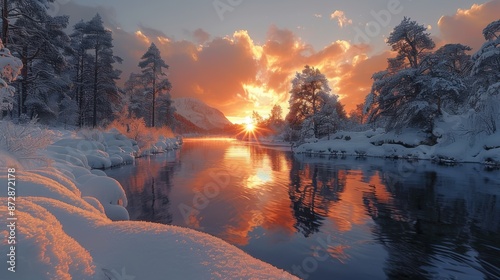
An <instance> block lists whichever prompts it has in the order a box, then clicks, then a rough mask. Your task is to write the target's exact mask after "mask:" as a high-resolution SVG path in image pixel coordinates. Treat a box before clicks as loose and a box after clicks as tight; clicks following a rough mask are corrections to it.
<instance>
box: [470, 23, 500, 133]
mask: <svg viewBox="0 0 500 280" xmlns="http://www.w3.org/2000/svg"><path fill="white" fill-rule="evenodd" d="M483 36H484V38H485V39H486V43H484V44H483V46H482V47H481V49H479V51H478V52H477V53H475V54H474V55H473V57H472V60H473V63H474V65H473V67H472V72H471V77H472V78H473V81H475V82H474V84H473V91H472V95H471V100H470V101H471V105H472V107H473V108H474V110H475V112H476V114H475V116H474V118H475V125H474V126H475V127H476V128H479V129H480V130H482V131H485V132H486V133H488V134H493V133H495V132H497V131H498V130H499V129H500V109H499V108H500V20H497V21H494V22H492V23H490V24H488V26H486V28H484V30H483Z"/></svg>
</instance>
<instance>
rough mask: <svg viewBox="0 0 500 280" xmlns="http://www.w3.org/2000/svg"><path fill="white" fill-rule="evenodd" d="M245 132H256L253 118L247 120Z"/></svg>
mask: <svg viewBox="0 0 500 280" xmlns="http://www.w3.org/2000/svg"><path fill="white" fill-rule="evenodd" d="M245 130H246V132H252V131H254V130H255V124H254V122H253V120H252V118H251V117H246V118H245Z"/></svg>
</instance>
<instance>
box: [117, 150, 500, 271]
mask: <svg viewBox="0 0 500 280" xmlns="http://www.w3.org/2000/svg"><path fill="white" fill-rule="evenodd" d="M234 167H237V169H239V171H238V172H234V171H235V168H234ZM402 167H404V168H402ZM115 172H118V173H120V172H121V173H120V174H118V175H116V176H115V178H116V179H118V180H119V181H120V182H122V184H124V186H126V187H125V188H126V191H127V195H128V196H129V206H128V209H129V212H130V213H131V218H132V219H133V220H145V221H153V222H160V223H165V224H174V225H180V226H187V227H192V228H194V229H197V230H201V231H205V232H207V233H210V234H213V235H215V236H218V237H220V238H223V239H225V240H226V241H228V242H230V243H232V244H234V245H237V246H239V247H240V248H242V249H243V250H245V251H247V252H249V253H251V254H252V255H254V256H256V257H258V258H261V259H263V260H265V261H267V262H270V263H272V264H274V265H276V266H278V267H280V268H283V269H287V270H289V269H290V268H291V267H292V266H293V265H297V264H298V265H300V264H301V263H302V261H303V260H304V259H306V258H307V257H311V256H314V254H320V255H321V256H324V255H325V254H327V255H328V256H329V258H328V259H327V260H325V261H322V262H320V263H318V268H317V270H315V271H313V272H311V273H310V274H309V275H310V278H309V279H329V278H345V277H355V278H356V279H375V278H376V279H380V278H382V279H385V278H390V279H426V278H438V277H441V278H442V277H444V278H453V277H455V278H462V277H465V278H486V279H498V278H500V269H499V267H500V239H499V238H498V235H499V234H500V203H499V201H498V198H499V194H500V176H498V171H491V172H488V171H485V170H483V167H482V166H480V165H464V166H457V167H443V166H438V165H434V164H431V163H430V162H425V161H424V162H418V163H411V164H407V163H405V162H403V161H393V160H384V159H376V158H368V159H356V158H352V157H345V158H333V157H328V156H323V157H311V156H302V155H292V154H290V153H287V152H283V151H278V150H273V149H266V148H262V147H258V146H256V145H247V144H245V143H240V142H238V141H227V142H220V141H219V142H206V141H205V142H203V141H199V142H192V143H190V142H189V141H187V143H186V144H185V146H184V147H183V149H182V151H181V152H180V153H174V154H173V156H171V157H170V158H169V156H168V155H160V156H157V157H152V158H150V159H148V160H145V159H141V160H139V163H138V164H137V165H136V166H133V167H124V170H123V171H115ZM213 172H226V173H228V174H231V177H230V183H229V184H228V186H227V187H225V188H222V189H220V194H218V195H217V196H216V197H213V198H210V199H209V200H208V201H207V205H206V207H205V208H203V209H202V210H201V211H199V213H197V214H196V216H193V218H194V221H191V220H190V221H185V219H184V218H183V216H182V215H181V213H180V211H179V207H178V206H179V205H181V204H184V205H188V206H192V203H193V197H195V195H196V194H199V193H200V192H203V190H204V189H203V188H204V186H205V185H206V184H207V183H210V182H213V178H212V177H211V175H210V174H211V173H213ZM120 177H121V178H120ZM318 238H321V239H322V240H331V244H326V245H325V246H322V247H321V248H320V250H319V251H318V250H317V249H318V246H320V245H323V244H318V241H317V240H318ZM360 267H362V268H363V269H359V268H360Z"/></svg>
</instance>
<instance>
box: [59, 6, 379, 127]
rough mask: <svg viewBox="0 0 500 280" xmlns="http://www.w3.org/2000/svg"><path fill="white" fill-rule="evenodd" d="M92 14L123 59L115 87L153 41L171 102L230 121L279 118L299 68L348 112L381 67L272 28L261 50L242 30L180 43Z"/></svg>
mask: <svg viewBox="0 0 500 280" xmlns="http://www.w3.org/2000/svg"><path fill="white" fill-rule="evenodd" d="M68 5H73V6H74V7H73V8H76V9H78V10H79V11H83V12H82V14H81V16H83V15H85V17H83V19H84V20H89V19H90V18H92V17H93V16H94V15H95V13H96V12H97V9H92V8H87V7H79V6H78V5H76V4H71V3H68ZM99 12H100V13H101V16H102V17H103V20H104V22H105V24H106V27H108V28H110V29H111V30H112V31H113V44H114V46H115V48H114V52H115V54H116V55H118V56H121V57H122V58H123V59H124V62H123V64H122V65H117V68H119V69H121V70H123V74H122V80H121V81H120V82H119V84H120V85H123V84H124V83H125V81H126V80H127V79H128V77H129V75H130V73H131V72H135V73H138V72H139V71H140V69H139V68H138V66H137V64H138V63H139V60H140V57H141V56H142V55H143V54H144V53H145V52H146V51H147V49H148V47H149V45H150V44H151V43H152V42H154V43H155V44H156V45H157V47H158V48H159V49H160V51H161V54H162V57H163V59H164V60H165V62H166V63H167V64H168V65H169V66H170V67H169V70H168V71H167V73H168V78H169V80H170V81H171V83H172V85H173V89H172V95H173V96H174V97H194V98H198V99H200V100H202V101H204V102H205V103H207V104H208V105H210V106H213V107H216V108H218V109H220V110H221V111H222V112H223V113H224V114H226V115H227V116H229V117H244V116H248V115H251V113H252V111H253V110H256V111H258V112H259V113H260V114H261V115H262V116H267V115H268V114H269V112H270V110H271V108H272V106H274V105H275V104H280V105H281V106H282V107H283V109H284V110H285V112H286V111H287V108H288V99H289V91H290V88H291V81H292V79H293V77H294V75H295V73H296V72H298V71H301V70H302V69H303V68H304V66H305V65H310V66H314V67H317V68H319V69H320V70H321V71H322V72H323V73H324V74H325V75H326V76H327V78H328V79H329V80H330V81H331V82H330V85H331V88H332V89H333V93H335V94H338V95H340V96H341V97H342V102H343V103H344V104H345V105H346V110H347V111H350V110H351V109H354V108H355V106H356V104H358V103H361V102H362V101H363V100H364V98H365V96H366V94H367V93H368V92H369V89H370V86H371V82H372V81H371V75H372V74H373V73H374V72H376V71H379V70H382V69H383V68H385V66H386V65H387V64H386V61H385V59H386V56H381V57H374V58H368V56H367V53H368V52H369V51H370V49H369V47H368V46H366V45H352V44H350V43H349V42H347V41H335V42H331V43H330V44H329V45H327V46H325V47H324V48H322V49H319V50H316V49H314V48H313V47H312V46H311V45H310V44H307V43H306V42H304V41H302V40H301V39H300V37H298V36H297V34H295V33H294V32H293V31H291V30H289V29H284V28H279V27H277V26H271V27H269V30H268V32H267V35H266V40H265V41H264V42H262V43H256V42H254V41H253V39H252V36H251V34H249V33H248V32H247V31H246V30H239V31H236V32H234V33H233V34H232V35H228V36H225V37H214V36H211V35H210V34H209V33H208V32H206V31H204V30H203V29H201V28H200V29H197V30H195V31H192V32H189V33H187V34H188V35H190V36H191V37H192V38H193V39H192V41H187V40H177V39H175V38H174V37H171V36H169V35H168V34H165V32H163V31H162V30H158V29H155V28H152V27H149V26H144V25H139V26H138V27H137V30H134V31H130V32H129V31H125V30H122V29H120V28H119V26H118V25H117V24H116V21H115V15H114V12H113V11H112V10H106V9H102V8H100V9H99ZM73 14H75V13H73ZM78 14H80V13H78ZM79 19H80V18H78V20H79ZM75 22H76V20H75Z"/></svg>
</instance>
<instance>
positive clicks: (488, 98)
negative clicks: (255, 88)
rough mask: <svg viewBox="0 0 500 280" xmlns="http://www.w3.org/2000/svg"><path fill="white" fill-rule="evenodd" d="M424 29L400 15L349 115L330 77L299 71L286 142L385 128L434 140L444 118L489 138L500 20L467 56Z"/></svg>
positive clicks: (496, 109) (499, 70)
mask: <svg viewBox="0 0 500 280" xmlns="http://www.w3.org/2000/svg"><path fill="white" fill-rule="evenodd" d="M426 31H427V30H426V27H424V26H423V25H419V24H418V23H417V22H415V21H412V20H411V19H409V18H404V19H403V20H402V22H401V23H400V24H399V25H397V26H396V27H395V28H394V30H393V31H392V33H391V34H390V35H389V37H388V38H387V44H388V45H389V46H390V47H391V48H392V51H394V52H395V53H396V54H397V55H396V57H393V58H390V59H388V66H387V68H386V70H384V71H381V72H378V73H375V74H374V75H373V80H374V82H373V85H372V89H371V92H370V93H369V94H368V96H367V97H366V102H365V104H359V105H358V106H357V109H356V110H355V111H353V112H351V114H350V116H349V117H347V116H346V113H345V111H344V110H343V106H342V105H341V104H340V103H339V102H338V100H337V96H336V95H334V94H331V90H330V88H329V86H328V80H327V79H326V77H325V76H324V75H323V74H321V72H320V71H319V70H318V69H315V68H314V67H310V66H305V68H304V70H303V71H302V72H301V73H297V74H296V77H295V79H293V81H292V90H291V91H290V94H291V96H290V101H289V103H290V113H289V114H288V115H287V117H286V121H287V126H286V128H285V132H284V133H285V139H287V140H291V141H301V140H304V139H307V138H312V137H315V138H322V137H325V136H327V135H330V134H331V133H333V132H336V131H337V130H341V129H344V130H349V129H353V128H356V129H362V128H370V127H371V128H377V127H384V128H385V129H386V131H395V132H401V130H402V129H404V128H416V129H421V130H422V131H423V132H427V133H428V135H429V141H430V142H431V143H432V142H434V141H435V140H436V139H435V136H434V135H433V129H434V127H435V123H436V122H437V121H440V120H441V118H442V116H443V114H448V115H461V116H465V117H466V118H468V120H469V124H468V125H467V127H463V128H461V129H464V130H467V131H468V132H469V133H473V134H479V133H485V134H488V135H490V134H493V133H495V132H497V131H498V130H499V129H500V20H498V21H495V22H492V23H491V24H489V25H488V26H486V27H485V29H484V30H483V35H484V38H485V40H486V42H485V43H484V44H483V46H482V47H481V48H480V49H479V50H478V51H477V52H476V53H475V54H473V55H470V54H469V52H470V51H471V48H470V47H468V46H465V45H462V44H458V43H456V44H446V45H444V46H442V47H440V48H438V49H437V50H434V49H435V46H436V44H435V43H434V41H433V40H432V38H431V36H430V34H429V33H427V32H426Z"/></svg>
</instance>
